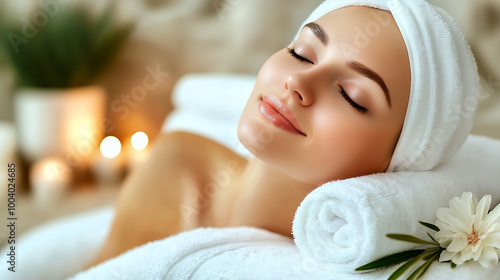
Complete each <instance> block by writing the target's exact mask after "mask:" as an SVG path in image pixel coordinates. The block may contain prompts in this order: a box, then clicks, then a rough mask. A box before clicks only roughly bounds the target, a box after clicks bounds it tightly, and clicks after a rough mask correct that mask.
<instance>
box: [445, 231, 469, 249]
mask: <svg viewBox="0 0 500 280" xmlns="http://www.w3.org/2000/svg"><path fill="white" fill-rule="evenodd" d="M467 243H468V242H467V237H466V236H464V234H457V236H455V238H454V239H453V241H451V243H450V245H448V247H446V250H448V251H451V252H460V251H461V250H463V249H464V248H465V247H466V246H467Z"/></svg>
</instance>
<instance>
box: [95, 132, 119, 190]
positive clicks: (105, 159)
mask: <svg viewBox="0 0 500 280" xmlns="http://www.w3.org/2000/svg"><path fill="white" fill-rule="evenodd" d="M121 148H122V145H121V143H120V140H118V138H116V137H114V136H108V137H106V138H104V139H103V140H102V142H101V146H100V153H99V154H98V155H97V156H96V158H95V159H94V163H93V164H92V170H93V172H94V174H95V176H96V178H97V181H98V183H99V184H109V183H117V182H119V181H120V179H121V175H122V161H121V158H120V156H119V155H120V151H121Z"/></svg>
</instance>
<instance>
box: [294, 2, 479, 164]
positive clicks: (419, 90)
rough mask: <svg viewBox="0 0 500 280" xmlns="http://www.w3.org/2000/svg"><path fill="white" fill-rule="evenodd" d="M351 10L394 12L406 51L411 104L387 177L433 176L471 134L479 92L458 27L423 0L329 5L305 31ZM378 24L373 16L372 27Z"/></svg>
mask: <svg viewBox="0 0 500 280" xmlns="http://www.w3.org/2000/svg"><path fill="white" fill-rule="evenodd" d="M351 5H354V6H369V7H374V8H379V9H382V10H388V11H390V12H391V13H392V16H393V17H394V19H395V21H396V23H397V25H398V28H399V30H400V31H401V34H402V36H403V39H404V41H405V44H406V48H407V50H408V55H409V59H410V69H411V89H410V100H409V103H408V110H407V112H406V118H405V122H404V126H403V130H402V132H401V136H400V139H399V141H398V144H397V146H396V150H395V152H394V155H393V157H392V160H391V163H390V165H389V168H388V171H417V170H419V171H422V170H430V169H431V168H433V167H434V166H435V165H436V164H438V163H439V162H442V161H445V160H448V159H450V158H451V157H452V156H453V154H454V153H455V152H456V151H457V150H458V149H459V148H460V146H461V145H462V143H463V142H464V141H465V139H466V138H467V135H468V134H469V132H470V129H471V127H472V119H473V115H474V112H475V109H476V105H477V93H478V89H479V75H478V73H477V66H476V63H475V61H474V57H473V55H472V52H471V51H470V48H469V45H468V44H467V42H466V41H465V39H464V36H463V35H462V33H461V31H460V28H459V27H458V24H457V23H456V22H455V21H454V20H453V19H452V18H451V16H449V15H448V14H447V13H446V12H445V11H443V10H442V9H440V8H436V7H434V6H432V5H430V4H429V3H427V2H426V1H425V0H326V1H324V2H323V3H322V4H320V5H319V6H318V7H317V8H316V9H315V10H314V11H313V12H312V13H311V15H310V16H309V17H308V18H307V19H306V20H305V21H304V23H303V25H302V26H304V25H305V24H306V23H308V22H311V21H315V20H317V19H318V18H320V17H321V16H323V15H325V14H327V13H328V12H330V11H333V10H336V9H339V8H342V7H346V6H351ZM379 20H380V19H378V18H376V17H375V16H374V19H373V24H380V22H379ZM378 27H379V28H383V27H381V26H380V25H378ZM366 28H370V27H369V26H365V27H361V30H362V31H364V32H365V33H366V34H364V35H365V36H367V37H368V35H367V34H372V32H373V31H365V30H366ZM301 29H302V27H301ZM299 31H300V29H299ZM295 38H297V36H296V37H295ZM356 47H359V46H353V48H356Z"/></svg>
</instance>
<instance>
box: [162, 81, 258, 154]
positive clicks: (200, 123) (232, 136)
mask: <svg viewBox="0 0 500 280" xmlns="http://www.w3.org/2000/svg"><path fill="white" fill-rule="evenodd" d="M256 78H257V76H255V75H249V74H234V73H200V74H189V75H185V76H183V77H181V78H180V79H179V81H178V82H177V84H176V85H175V87H174V89H173V91H172V103H173V105H174V108H175V109H174V110H173V111H172V112H171V113H170V114H169V115H168V117H167V119H166V120H165V122H164V123H163V126H162V131H163V132H167V131H168V132H174V131H186V132H191V133H195V134H198V135H202V136H204V137H206V138H209V139H211V140H213V141H216V142H218V143H220V144H222V145H224V146H226V147H228V148H229V149H231V150H232V151H233V152H235V153H237V154H239V155H240V156H243V157H246V158H249V157H251V155H252V154H251V153H250V152H249V151H248V150H247V149H246V148H245V147H244V146H243V145H242V144H241V143H240V141H239V140H238V136H237V134H236V131H237V127H238V121H239V119H240V116H241V112H243V108H245V105H246V102H247V100H248V97H249V96H250V94H251V93H252V89H253V87H254V84H255V80H256Z"/></svg>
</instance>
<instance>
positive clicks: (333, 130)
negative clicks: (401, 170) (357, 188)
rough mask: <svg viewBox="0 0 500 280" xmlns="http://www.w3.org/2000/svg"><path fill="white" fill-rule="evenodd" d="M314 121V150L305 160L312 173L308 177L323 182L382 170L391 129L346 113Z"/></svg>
mask: <svg viewBox="0 0 500 280" xmlns="http://www.w3.org/2000/svg"><path fill="white" fill-rule="evenodd" d="M332 119H333V120H334V121H332ZM317 125H318V126H317V127H316V134H315V135H314V137H315V139H313V141H311V143H310V148H311V149H312V150H313V151H314V152H313V153H309V155H310V156H309V159H308V164H307V166H309V168H308V170H309V172H311V175H313V174H314V176H312V177H311V180H318V179H319V180H318V181H315V182H316V183H324V182H328V181H332V180H336V179H345V178H352V177H356V176H361V175H367V174H372V173H377V172H384V171H385V168H386V167H385V168H384V166H385V163H386V162H388V160H390V147H391V146H392V143H393V140H392V139H393V137H392V136H391V135H392V129H389V127H387V126H381V125H377V124H373V123H371V122H367V121H358V120H354V118H352V117H350V116H349V115H340V116H336V117H335V118H333V117H332V118H331V119H330V120H326V119H325V121H322V122H318V123H317ZM321 128H323V129H321ZM389 130H391V131H389ZM313 178H314V179H313Z"/></svg>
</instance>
